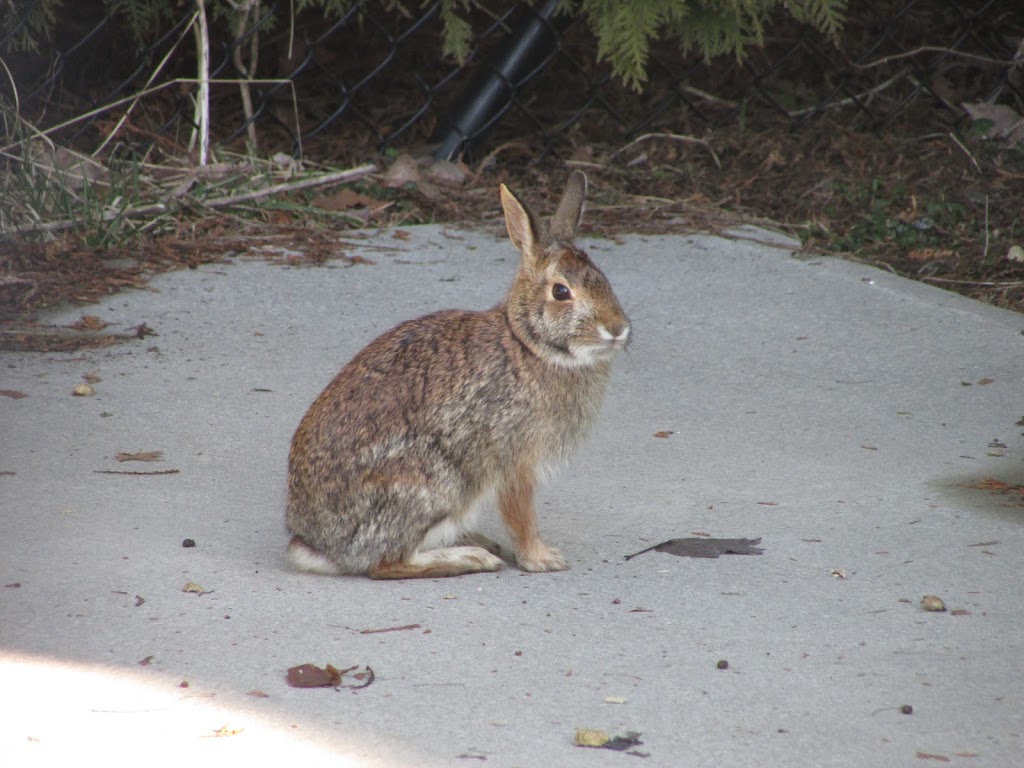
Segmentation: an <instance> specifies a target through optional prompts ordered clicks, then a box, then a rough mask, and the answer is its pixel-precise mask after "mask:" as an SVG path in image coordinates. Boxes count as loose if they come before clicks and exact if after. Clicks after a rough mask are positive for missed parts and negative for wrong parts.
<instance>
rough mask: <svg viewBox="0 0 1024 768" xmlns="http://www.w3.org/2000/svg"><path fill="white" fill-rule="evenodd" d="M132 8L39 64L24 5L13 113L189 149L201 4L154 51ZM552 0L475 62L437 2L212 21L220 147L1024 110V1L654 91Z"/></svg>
mask: <svg viewBox="0 0 1024 768" xmlns="http://www.w3.org/2000/svg"><path fill="white" fill-rule="evenodd" d="M121 5H122V3H120V2H109V1H108V2H99V1H98V0H97V1H95V2H88V1H80V2H76V3H73V4H72V3H68V4H66V5H65V6H64V8H65V10H63V11H62V12H61V14H60V18H59V19H58V20H57V23H56V26H55V27H54V31H53V39H52V41H51V42H50V43H49V44H47V45H45V46H43V47H42V48H41V49H40V50H39V51H38V52H36V53H25V52H20V53H19V52H16V50H15V49H14V46H13V45H12V44H13V43H14V42H15V41H16V40H18V39H19V38H20V37H21V36H23V35H25V34H26V32H27V31H28V29H29V28H28V25H29V23H30V19H31V18H32V14H33V13H38V12H39V10H40V6H39V3H38V2H31V0H30V1H29V2H23V3H19V4H17V5H16V6H14V7H15V8H16V11H9V12H8V13H7V15H6V16H5V17H3V19H4V21H5V24H4V28H3V29H0V52H3V53H2V56H3V59H4V69H5V70H6V73H0V105H5V106H6V107H7V108H8V109H11V108H16V109H17V111H18V114H20V116H21V117H22V118H24V119H25V120H26V121H28V123H30V124H31V125H32V126H33V129H34V130H39V131H47V132H48V133H49V134H50V135H51V137H52V138H53V139H54V140H55V141H58V142H61V143H64V144H67V145H69V146H74V147H76V148H78V149H81V150H84V151H89V152H94V151H96V150H97V149H101V148H104V147H107V146H115V145H116V146H118V147H120V148H122V151H124V150H125V148H127V150H128V151H131V152H134V153H135V154H136V155H137V156H145V157H147V158H152V157H153V156H154V155H160V154H163V155H167V156H170V155H184V154H188V153H189V152H190V151H193V150H194V149H195V138H194V137H195V130H196V128H197V124H198V119H199V113H198V111H197V103H198V93H197V92H198V89H199V83H198V82H197V72H198V65H199V62H200V61H201V60H202V56H201V55H199V53H198V51H199V50H200V38H199V36H197V35H196V34H195V30H196V29H197V24H198V21H199V20H198V19H197V17H196V12H195V7H193V6H191V5H190V4H186V5H185V6H183V7H182V9H181V11H180V16H179V18H177V19H172V20H170V21H169V23H166V24H165V25H164V26H163V27H162V29H164V30H166V31H163V32H162V34H161V35H160V36H159V37H154V39H152V40H151V41H150V42H149V43H148V45H147V46H146V47H145V48H140V47H139V45H138V44H137V43H136V42H135V41H133V40H132V39H131V38H130V37H129V36H128V34H127V32H126V29H125V25H124V23H123V17H122V15H121V14H120V11H121V10H122V9H121ZM556 6H557V3H555V2H547V3H545V2H535V3H532V4H527V3H519V4H513V5H509V6H504V5H503V10H502V11H501V12H500V13H496V12H493V11H492V10H489V9H488V5H487V4H486V3H483V2H478V3H475V4H474V5H473V7H472V9H471V12H470V14H471V19H472V22H473V29H474V30H475V34H476V36H475V38H474V40H473V43H472V48H471V51H470V54H469V56H468V58H467V59H466V61H465V62H463V63H461V64H460V63H455V62H451V61H445V60H444V59H442V58H441V57H440V55H439V49H440V45H441V35H442V28H441V20H440V13H439V5H438V4H437V3H434V4H427V5H421V4H420V3H407V4H399V3H395V2H383V1H381V0H364V2H360V3H357V4H356V5H354V6H353V7H352V8H351V10H349V11H348V12H347V13H345V14H344V15H343V16H340V17H330V16H328V17H326V18H325V16H324V15H323V14H322V13H321V12H317V13H314V12H305V13H302V14H299V15H298V16H294V17H293V16H291V15H290V12H289V4H288V3H283V2H280V3H265V4H263V5H261V6H257V7H258V8H262V9H264V10H263V12H262V15H259V16H256V17H253V18H249V19H247V20H245V22H244V23H238V22H237V20H232V19H214V20H211V27H210V32H209V36H208V39H209V45H210V48H209V61H210V71H209V79H210V83H211V85H210V88H211V90H210V105H211V107H210V108H211V119H210V126H211V132H212V138H213V141H214V142H215V145H216V146H218V147H220V148H222V149H226V150H231V151H238V152H245V151H249V152H257V153H260V154H263V155H267V154H270V153H273V152H286V153H289V154H291V155H293V156H305V157H307V158H311V159H316V160H322V161H332V162H338V161H341V162H351V161H359V160H362V159H365V158H366V157H368V156H372V155H374V154H376V153H378V152H381V151H386V150H388V149H404V148H408V147H416V148H421V149H422V148H430V149H432V150H433V151H434V152H435V154H439V155H445V156H449V157H451V156H455V155H459V154H470V155H473V154H475V155H476V156H480V155H482V154H486V153H487V152H488V151H491V150H493V148H495V147H498V146H501V145H502V144H503V143H508V142H518V143H521V144H523V145H525V146H526V147H528V148H529V153H530V154H531V155H532V156H533V157H534V158H541V157H545V156H549V155H555V156H563V157H564V156H571V155H572V154H573V153H574V152H576V151H577V149H578V147H579V145H581V144H584V143H592V142H601V143H605V144H608V145H612V146H614V145H619V146H622V145H623V144H624V143H628V142H630V141H633V140H635V139H636V138H637V137H640V136H643V135H645V134H650V133H656V132H665V133H670V134H675V135H692V136H697V137H699V136H701V135H706V134H707V133H708V132H710V131H712V130H714V129H716V128H718V127H721V126H723V125H730V124H736V123H741V124H744V125H749V126H751V127H758V126H760V127H767V126H775V127H783V128H785V129H788V130H797V131H798V130H800V129H801V128H803V127H804V126H806V125H808V124H809V123H812V122H813V121H815V120H816V119H817V118H819V117H820V116H822V115H823V114H826V113H827V114H831V115H833V116H838V118H839V119H841V120H843V121H844V122H847V123H850V124H857V125H858V126H862V127H863V128H864V129H865V130H878V129H881V128H888V127H892V126H894V125H898V124H899V123H900V121H903V120H915V121H917V124H918V125H920V124H922V123H921V121H922V120H924V123H923V124H924V125H927V126H930V127H931V129H932V130H937V131H947V130H953V129H956V128H958V127H961V124H962V122H963V121H964V120H965V118H966V117H967V112H966V111H965V109H964V106H963V105H964V104H965V103H968V104H983V105H990V106H994V105H1004V106H1006V107H1009V108H1011V109H1013V110H1016V111H1017V112H1022V113H1024V44H1022V40H1024V37H1022V36H1024V12H1022V10H1021V7H1020V5H1019V3H1018V2H1016V0H974V1H970V0H954V1H952V2H950V1H947V0H943V1H938V0H896V1H892V0H863V1H862V2H857V3H853V4H851V6H850V8H849V17H850V18H849V23H848V25H847V27H846V28H845V30H844V31H843V34H842V36H841V39H840V40H839V41H836V42H833V41H830V40H828V39H826V38H824V37H823V36H822V35H821V34H820V33H817V32H815V31H814V30H811V29H810V28H803V27H801V26H800V25H798V24H796V23H794V22H793V21H792V20H791V19H788V18H787V19H780V20H779V23H777V24H775V25H774V26H772V27H769V29H768V33H767V40H766V45H765V46H764V47H763V48H759V49H756V50H755V49H751V50H749V52H748V55H747V56H746V58H745V59H744V60H743V61H742V62H737V61H736V60H735V59H733V58H716V59H713V60H710V61H705V60H703V59H702V58H701V57H700V56H699V55H693V56H682V55H680V53H679V52H678V50H677V49H675V48H674V47H673V46H672V45H671V44H660V45H655V46H654V48H653V49H652V52H651V56H650V61H649V67H648V72H649V79H648V81H647V82H646V84H645V87H644V89H643V91H642V92H640V93H638V92H635V91H633V90H630V89H628V88H626V87H625V86H623V85H622V83H621V82H620V81H619V80H618V79H617V78H615V77H614V76H613V75H612V73H611V70H610V68H609V67H608V66H607V65H605V64H602V63H599V62H595V51H596V50H597V43H596V40H595V39H594V37H593V35H592V33H591V32H590V30H589V29H588V28H587V26H586V25H585V24H584V23H583V22H582V21H580V20H573V21H566V20H565V19H563V18H562V17H559V16H557V15H555V14H554V13H552V11H553V10H554V8H555V7H556ZM531 35H532V37H531ZM528 38H529V39H528ZM531 42H532V47H530V46H529V45H528V44H529V43H531ZM524 47H526V48H529V50H526V51H525V52H524V51H523V50H521V49H523V48H524ZM4 81H6V82H4ZM6 127H7V128H8V129H10V127H11V124H10V122H9V121H8V122H7V126H6ZM9 138H10V137H8V139H9ZM5 143H7V142H5Z"/></svg>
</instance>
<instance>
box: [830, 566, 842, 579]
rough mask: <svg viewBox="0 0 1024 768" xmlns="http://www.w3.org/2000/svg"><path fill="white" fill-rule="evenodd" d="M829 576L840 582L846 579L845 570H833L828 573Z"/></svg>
mask: <svg viewBox="0 0 1024 768" xmlns="http://www.w3.org/2000/svg"><path fill="white" fill-rule="evenodd" d="M828 575H829V576H834V577H835V578H837V579H839V580H840V581H843V580H845V579H846V571H845V570H844V569H842V568H833V569H832V570H831V571H829V572H828Z"/></svg>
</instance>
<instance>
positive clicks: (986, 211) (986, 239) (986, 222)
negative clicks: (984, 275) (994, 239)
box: [981, 195, 988, 261]
mask: <svg viewBox="0 0 1024 768" xmlns="http://www.w3.org/2000/svg"><path fill="white" fill-rule="evenodd" d="M981 260H982V261H987V260H988V195H985V250H984V251H982V253H981Z"/></svg>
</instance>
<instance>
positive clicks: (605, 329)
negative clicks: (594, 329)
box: [601, 318, 629, 343]
mask: <svg viewBox="0 0 1024 768" xmlns="http://www.w3.org/2000/svg"><path fill="white" fill-rule="evenodd" d="M601 335H602V336H603V337H604V338H605V339H607V340H608V341H617V342H620V343H624V342H625V341H626V339H628V338H629V321H628V320H626V319H625V318H623V319H622V320H617V321H615V322H613V323H611V324H609V325H607V326H605V325H602V326H601Z"/></svg>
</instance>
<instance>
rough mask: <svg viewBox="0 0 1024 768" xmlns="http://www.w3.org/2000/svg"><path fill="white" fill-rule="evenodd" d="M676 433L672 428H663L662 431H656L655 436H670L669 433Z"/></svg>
mask: <svg viewBox="0 0 1024 768" xmlns="http://www.w3.org/2000/svg"><path fill="white" fill-rule="evenodd" d="M674 434H675V432H673V431H672V430H671V429H663V430H661V431H660V432H655V433H654V436H655V437H668V436H669V435H674Z"/></svg>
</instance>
